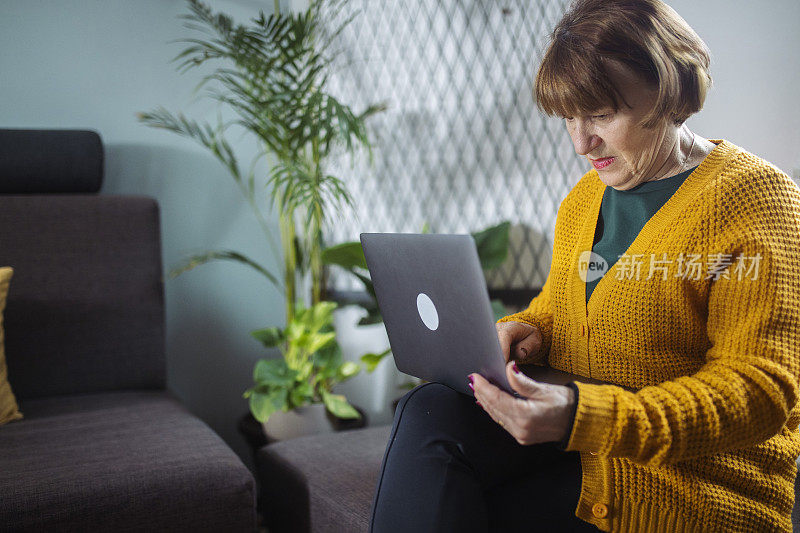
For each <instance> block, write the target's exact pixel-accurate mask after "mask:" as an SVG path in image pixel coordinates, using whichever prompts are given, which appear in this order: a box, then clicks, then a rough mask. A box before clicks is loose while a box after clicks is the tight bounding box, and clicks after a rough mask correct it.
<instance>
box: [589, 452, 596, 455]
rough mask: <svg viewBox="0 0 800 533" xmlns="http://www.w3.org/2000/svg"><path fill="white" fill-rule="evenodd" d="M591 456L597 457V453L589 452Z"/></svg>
mask: <svg viewBox="0 0 800 533" xmlns="http://www.w3.org/2000/svg"><path fill="white" fill-rule="evenodd" d="M589 455H597V452H589Z"/></svg>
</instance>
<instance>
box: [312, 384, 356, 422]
mask: <svg viewBox="0 0 800 533" xmlns="http://www.w3.org/2000/svg"><path fill="white" fill-rule="evenodd" d="M320 393H321V395H322V401H323V402H324V403H325V407H326V408H327V409H328V411H330V412H331V413H333V414H334V415H335V416H337V417H339V418H361V415H360V414H359V413H358V411H356V410H355V408H354V407H353V406H352V405H350V404H349V403H348V402H347V399H346V398H345V397H344V396H343V395H341V394H333V393H330V392H327V391H325V390H321V391H320Z"/></svg>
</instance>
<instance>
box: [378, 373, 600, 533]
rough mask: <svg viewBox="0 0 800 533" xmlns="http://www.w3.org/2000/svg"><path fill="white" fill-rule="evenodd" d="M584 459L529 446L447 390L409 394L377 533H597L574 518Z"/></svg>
mask: <svg viewBox="0 0 800 533" xmlns="http://www.w3.org/2000/svg"><path fill="white" fill-rule="evenodd" d="M580 487H581V465H580V457H579V455H578V452H565V451H562V450H560V449H559V448H558V447H557V446H556V445H555V443H545V444H535V445H531V446H522V445H520V444H519V443H518V442H517V441H516V440H514V438H513V437H512V436H511V435H510V434H509V433H508V432H506V431H505V430H504V429H503V428H501V427H500V426H499V425H498V424H497V423H496V422H495V421H494V420H492V419H491V417H489V415H488V414H487V413H486V412H485V411H484V410H483V409H481V407H479V406H478V405H477V404H476V403H475V399H474V398H472V397H470V396H466V395H464V394H461V393H460V392H456V391H454V390H453V389H451V388H449V387H447V386H445V385H442V384H440V383H425V384H423V385H420V386H419V387H416V388H415V389H413V390H412V391H410V392H409V393H408V394H406V395H405V396H403V398H402V399H401V400H400V402H399V404H398V405H397V410H396V411H395V416H394V424H393V426H392V431H391V434H390V438H389V444H388V445H387V447H386V453H385V454H384V457H383V463H382V465H381V473H380V478H379V480H378V483H377V486H376V489H375V495H374V498H373V502H372V518H371V523H370V531H371V532H372V533H394V532H398V533H400V532H402V533H408V532H414V533H425V532H431V533H433V532H437V533H439V532H459V533H469V532H481V533H486V532H488V531H492V532H494V531H497V532H503V533H514V532H523V531H524V532H526V533H530V532H535V531H543V532H560V531H564V532H570V531H581V532H582V531H595V532H596V531H598V529H597V528H596V527H595V526H594V525H592V524H589V523H588V522H584V521H583V520H580V519H579V518H577V517H576V516H575V507H576V506H577V503H578V497H579V494H580Z"/></svg>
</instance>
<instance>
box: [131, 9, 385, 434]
mask: <svg viewBox="0 0 800 533" xmlns="http://www.w3.org/2000/svg"><path fill="white" fill-rule="evenodd" d="M188 3H189V8H190V13H189V14H188V15H184V16H183V17H182V18H184V19H186V20H187V27H189V28H191V29H193V30H197V31H199V32H202V33H203V34H204V36H203V37H198V38H193V39H187V40H184V41H182V42H185V43H188V44H189V46H188V47H187V48H186V49H184V50H183V51H182V52H181V53H180V54H179V55H178V56H176V57H175V59H174V61H178V62H179V66H178V70H179V72H181V73H183V72H186V71H188V70H190V69H192V68H195V67H198V66H200V65H204V64H206V63H211V64H212V65H213V66H214V68H213V70H212V71H211V72H210V73H209V74H207V75H206V76H205V77H203V79H202V82H201V84H200V86H199V87H198V89H199V88H201V87H205V88H206V89H207V91H206V93H205V96H206V97H208V98H210V99H211V100H213V101H216V102H217V103H218V104H219V105H220V106H222V107H225V108H227V109H228V110H229V111H232V112H233V113H234V115H235V117H236V118H234V119H232V120H229V121H227V122H223V121H222V120H221V119H218V122H217V124H215V125H212V124H208V123H199V122H197V121H195V120H192V119H189V118H187V117H185V116H184V115H183V114H180V113H179V114H173V113H170V112H169V111H167V110H166V109H163V108H157V109H156V110H154V111H152V112H148V113H140V114H139V119H140V120H141V121H142V122H143V123H144V124H146V125H149V126H152V127H157V128H163V129H166V130H169V131H173V132H175V133H177V134H179V135H183V136H186V137H189V138H191V139H193V140H195V141H197V142H199V143H200V144H201V145H202V146H204V147H206V148H207V149H208V150H209V151H210V152H211V153H212V154H213V155H214V156H215V157H216V158H217V159H218V160H219V161H221V162H222V163H223V165H224V166H225V167H226V168H227V170H228V171H229V173H230V175H231V176H232V177H233V179H234V181H235V183H236V184H237V185H238V187H239V188H240V190H241V192H242V194H243V195H244V196H245V198H246V199H247V200H248V203H249V205H250V206H251V207H252V209H253V211H254V212H255V215H256V219H257V220H258V222H259V224H260V226H261V228H262V230H263V231H264V234H265V237H266V241H267V242H268V243H270V245H271V247H272V251H273V253H274V254H275V255H276V256H281V257H282V258H283V264H282V268H281V270H280V272H277V273H275V272H271V271H270V270H269V269H267V268H265V267H263V266H262V265H260V264H258V263H257V262H256V261H254V260H252V259H250V258H249V257H247V256H246V255H244V254H242V253H239V252H235V251H231V250H217V251H209V252H205V253H202V254H198V255H194V256H192V257H190V258H189V259H188V260H187V261H186V262H185V263H184V264H182V265H180V266H179V267H178V268H175V269H174V270H173V271H172V272H171V275H172V276H173V277H174V276H176V275H179V274H181V273H182V272H185V271H187V270H190V269H192V268H194V267H196V266H198V265H201V264H204V263H206V262H209V261H212V260H232V261H237V262H239V263H242V264H245V265H248V266H249V267H252V268H254V269H255V270H256V271H258V272H259V273H260V274H262V275H264V276H265V277H266V278H267V280H269V282H270V283H271V284H273V285H274V286H275V287H276V288H278V289H279V290H280V291H282V292H283V294H284V303H285V314H286V326H285V327H284V328H279V327H268V328H263V329H259V330H256V331H254V332H252V334H253V336H254V337H255V338H256V339H258V340H259V341H261V342H262V343H263V344H264V345H265V346H267V347H270V348H274V347H277V348H279V349H280V351H281V355H282V357H281V358H280V359H263V360H260V361H259V362H258V363H257V364H256V366H255V369H254V376H253V377H254V381H255V385H254V386H253V387H252V388H250V389H248V390H247V391H245V392H244V397H245V398H247V399H248V400H249V404H250V410H251V412H252V413H253V416H254V417H255V418H256V419H257V420H259V421H261V422H267V421H268V420H269V419H270V417H272V416H273V415H275V416H279V414H280V413H286V412H288V411H290V410H292V409H298V408H300V407H302V406H304V405H307V404H314V403H320V404H322V405H324V406H325V408H326V409H327V410H328V411H329V412H330V413H332V414H333V415H335V416H337V417H340V418H353V417H359V416H360V415H359V413H358V412H357V411H356V410H355V409H354V408H353V407H352V406H351V405H350V404H349V403H348V402H347V400H346V399H345V398H344V397H343V396H341V395H335V394H332V393H331V388H332V387H333V386H334V385H335V384H336V383H338V382H340V381H344V380H347V379H349V378H351V377H353V376H354V375H356V374H357V373H358V372H359V370H360V368H359V367H358V365H354V364H348V363H347V362H344V361H343V360H342V358H341V352H340V350H339V347H338V345H337V343H336V340H335V334H334V333H333V328H332V326H331V320H330V316H331V313H332V306H333V305H334V304H331V303H326V302H324V300H323V294H322V290H323V283H322V276H323V265H322V260H321V254H322V230H323V226H324V224H325V223H327V222H328V221H329V220H330V218H331V217H332V216H333V215H334V214H336V213H338V212H340V211H341V210H342V209H343V208H345V207H348V206H351V205H352V202H351V199H350V195H349V194H348V192H347V190H346V188H345V187H344V184H343V183H342V181H341V180H340V179H338V178H337V177H335V176H332V175H330V174H329V173H328V172H326V161H327V160H328V159H329V158H330V157H332V156H334V155H347V156H350V157H353V156H355V154H356V153H357V152H359V151H360V150H361V149H366V150H369V149H370V147H371V145H370V141H369V139H368V136H367V130H366V120H367V118H368V117H370V116H371V115H373V114H375V113H377V112H379V111H381V110H383V109H385V106H383V105H372V106H369V107H367V108H366V109H365V110H364V111H362V112H361V113H355V112H354V111H353V110H352V109H351V108H350V107H348V106H347V105H345V104H343V103H341V102H339V101H338V100H337V99H336V98H334V97H333V96H332V95H330V94H328V93H327V92H326V82H327V76H328V71H329V69H330V61H331V56H330V54H329V52H328V49H329V45H330V43H331V38H332V36H335V35H336V34H337V33H338V32H339V31H341V29H342V27H343V26H344V25H346V24H348V23H349V22H350V21H351V20H352V19H348V20H347V21H346V22H345V23H344V24H343V26H341V27H339V28H337V29H334V31H333V32H327V33H326V32H324V31H323V28H322V25H321V11H320V9H321V6H320V2H318V1H314V0H312V1H311V2H310V5H309V7H308V9H306V10H305V11H303V12H299V13H290V14H281V13H280V11H279V9H278V3H277V2H276V3H275V14H273V15H270V16H268V17H267V16H265V15H264V13H263V12H262V13H260V14H259V17H257V18H254V19H252V21H251V22H250V24H248V25H235V24H234V22H233V20H232V19H231V18H230V17H228V16H227V15H225V14H222V13H213V12H212V11H211V9H210V8H209V7H208V6H206V5H205V4H203V3H202V2H200V1H199V0H188ZM342 4H343V2H342V1H340V0H330V1H329V2H328V6H329V7H330V8H331V9H332V10H336V9H340V8H341V5H342ZM231 127H236V128H238V129H242V130H244V132H245V133H246V134H249V135H250V136H252V137H253V138H255V139H256V140H257V141H258V145H259V146H260V149H259V152H258V154H257V155H256V157H255V158H254V160H253V162H252V164H251V165H250V169H249V171H248V172H244V171H243V170H242V168H241V167H240V165H239V161H238V158H237V157H236V154H235V152H234V150H233V148H232V146H231V145H230V143H229V142H228V141H227V139H226V134H227V133H228V130H229V129H230V128H231ZM265 157H266V158H267V159H271V161H272V165H271V169H270V171H269V175H268V176H267V177H266V179H265V180H264V181H265V182H266V183H265V184H266V185H267V186H268V188H269V195H270V200H271V203H272V204H273V205H274V206H275V208H276V209H277V210H278V215H279V216H278V219H279V228H280V247H278V245H276V243H275V242H274V238H273V231H272V229H271V228H270V227H269V226H268V224H267V222H266V217H265V216H264V214H263V213H262V212H261V208H260V207H259V206H258V202H257V179H258V178H259V176H257V174H256V172H255V170H254V169H255V167H256V164H257V163H258V161H259V160H261V159H262V158H265ZM306 280H310V287H308V286H307V282H306ZM306 305H308V307H307V308H306Z"/></svg>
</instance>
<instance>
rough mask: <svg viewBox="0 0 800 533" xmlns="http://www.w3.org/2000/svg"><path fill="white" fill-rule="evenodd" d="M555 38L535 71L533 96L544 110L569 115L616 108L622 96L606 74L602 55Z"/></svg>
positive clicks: (547, 112)
mask: <svg viewBox="0 0 800 533" xmlns="http://www.w3.org/2000/svg"><path fill="white" fill-rule="evenodd" d="M576 44H578V46H574V45H571V43H568V42H566V40H565V39H557V40H554V41H553V42H552V43H551V45H550V48H549V49H548V51H547V53H546V54H545V57H544V60H543V61H542V64H541V66H540V68H539V71H538V73H537V74H536V82H535V86H534V98H535V100H536V104H537V106H538V107H539V109H541V110H542V111H543V112H544V113H546V114H547V115H550V116H559V117H570V116H575V115H582V114H589V113H593V112H595V111H597V110H600V109H602V108H605V107H609V106H610V107H612V108H613V109H614V110H617V109H619V102H620V100H621V96H620V95H619V93H618V92H617V90H616V88H615V87H614V86H613V84H612V83H611V81H610V80H609V78H608V75H607V73H606V70H605V67H604V65H603V60H602V57H601V56H600V55H599V54H596V53H591V52H590V51H589V50H591V48H590V47H589V50H587V47H584V46H581V44H582V43H576Z"/></svg>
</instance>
